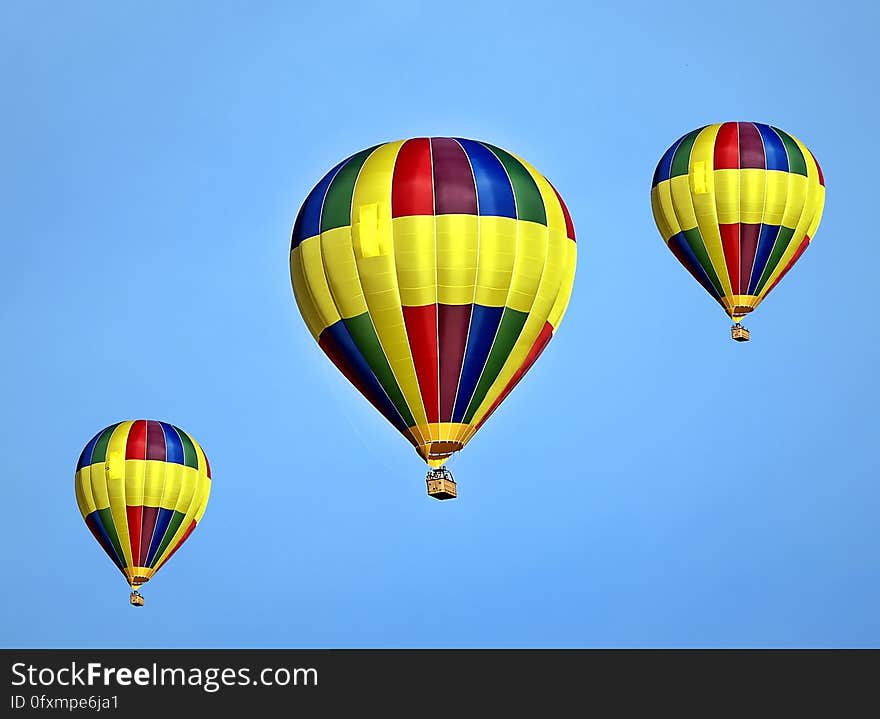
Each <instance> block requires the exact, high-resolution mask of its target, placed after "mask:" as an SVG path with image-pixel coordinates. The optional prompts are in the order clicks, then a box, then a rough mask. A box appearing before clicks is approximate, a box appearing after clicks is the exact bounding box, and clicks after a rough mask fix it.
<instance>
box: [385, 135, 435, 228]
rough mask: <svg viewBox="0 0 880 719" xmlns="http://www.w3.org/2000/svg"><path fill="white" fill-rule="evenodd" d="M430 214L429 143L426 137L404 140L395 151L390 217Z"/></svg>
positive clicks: (431, 195) (432, 200)
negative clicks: (396, 151) (397, 150)
mask: <svg viewBox="0 0 880 719" xmlns="http://www.w3.org/2000/svg"><path fill="white" fill-rule="evenodd" d="M433 214H434V187H433V183H432V179H431V142H430V140H428V138H426V137H420V138H418V139H416V140H407V141H406V142H404V143H403V145H402V146H401V148H400V151H399V152H398V153H397V160H396V162H395V164H394V175H393V179H392V181H391V216H392V217H409V216H411V215H433Z"/></svg>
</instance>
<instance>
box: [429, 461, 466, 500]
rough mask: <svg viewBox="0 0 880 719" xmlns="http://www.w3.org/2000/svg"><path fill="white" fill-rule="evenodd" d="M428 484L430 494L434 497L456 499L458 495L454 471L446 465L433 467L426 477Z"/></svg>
mask: <svg viewBox="0 0 880 719" xmlns="http://www.w3.org/2000/svg"><path fill="white" fill-rule="evenodd" d="M425 481H426V482H427V484H428V496H429V497H433V498H434V499H455V498H456V497H457V496H458V493H457V490H456V487H455V480H454V479H452V472H450V471H449V470H448V469H446V467H440V468H439V469H432V470H431V471H430V472H428V476H427V477H425Z"/></svg>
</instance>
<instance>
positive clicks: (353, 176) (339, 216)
mask: <svg viewBox="0 0 880 719" xmlns="http://www.w3.org/2000/svg"><path fill="white" fill-rule="evenodd" d="M375 149H376V148H375V147H371V148H370V149H368V150H362V151H361V152H359V153H357V154H356V155H352V156H351V158H350V159H349V160H348V161H347V162H346V163H345V165H343V166H342V167H341V168H339V171H338V172H337V173H336V175H335V176H334V177H333V179H332V181H331V182H330V187H328V188H327V195H326V197H325V198H324V206H323V208H322V210H321V232H326V231H327V230H332V229H334V228H336V227H348V226H349V225H350V224H351V198H352V196H353V195H354V185H355V182H357V177H358V174H359V173H360V171H361V167H363V165H364V163H365V162H366V161H367V158H368V157H369V156H370V154H371V153H372V152H373V150H375Z"/></svg>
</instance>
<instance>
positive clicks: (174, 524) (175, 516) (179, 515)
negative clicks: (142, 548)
mask: <svg viewBox="0 0 880 719" xmlns="http://www.w3.org/2000/svg"><path fill="white" fill-rule="evenodd" d="M163 511H165V510H163ZM185 516H186V515H185V514H184V513H183V512H178V511H177V510H174V511H172V512H171V516H170V517H169V521H168V526H167V528H166V529H165V536H163V537H162V541H161V542H160V543H159V547H158V548H157V549H156V553H155V555H154V556H153V561H152V562H151V563H150V564H149V566H151V567H153V566H154V565H155V563H156V560H157V559H158V558H159V557H161V556H162V552H164V551H165V550H166V549H167V547H168V545H169V544H171V540H172V539H174V535H175V534H176V533H177V530H178V528H179V527H180V524H181V522H183V518H184V517H185ZM154 568H155V567H154Z"/></svg>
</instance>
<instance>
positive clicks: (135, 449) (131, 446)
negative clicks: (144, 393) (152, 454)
mask: <svg viewBox="0 0 880 719" xmlns="http://www.w3.org/2000/svg"><path fill="white" fill-rule="evenodd" d="M146 457H147V423H146V421H145V420H142V419H139V420H137V421H136V422H135V423H134V424H132V425H131V429H129V430H128V439H127V441H126V443H125V458H126V459H146Z"/></svg>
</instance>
